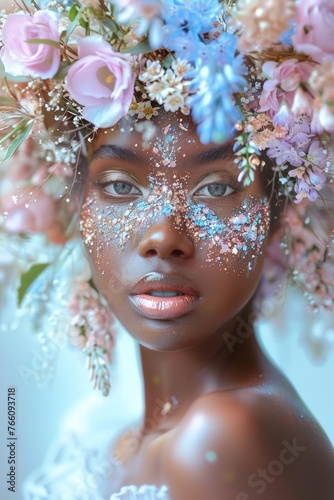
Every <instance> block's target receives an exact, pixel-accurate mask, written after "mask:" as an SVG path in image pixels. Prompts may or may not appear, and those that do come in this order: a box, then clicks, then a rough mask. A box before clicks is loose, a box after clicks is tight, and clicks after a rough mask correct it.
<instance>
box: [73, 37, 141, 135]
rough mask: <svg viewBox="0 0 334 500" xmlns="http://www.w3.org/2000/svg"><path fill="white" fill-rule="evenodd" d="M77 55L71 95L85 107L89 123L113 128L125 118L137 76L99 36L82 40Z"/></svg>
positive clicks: (126, 57)
mask: <svg viewBox="0 0 334 500" xmlns="http://www.w3.org/2000/svg"><path fill="white" fill-rule="evenodd" d="M78 54H79V60H78V61H76V62H75V63H74V64H73V65H72V66H71V68H70V70H69V72H68V75H67V87H68V91H69V93H70V94H71V96H72V97H73V99H75V100H76V101H77V102H78V103H79V104H81V105H82V106H84V110H83V117H84V118H85V119H86V120H87V121H89V122H90V123H93V124H94V125H95V126H97V127H101V128H107V127H111V126H112V125H115V123H117V122H118V121H119V120H120V119H121V118H122V117H123V116H124V115H126V113H127V112H128V110H129V108H130V104H131V101H132V97H133V91H134V82H135V74H134V72H133V71H132V68H131V65H130V63H129V60H128V56H126V55H123V54H120V53H118V52H114V51H113V49H112V47H111V45H110V44H109V43H108V42H106V41H105V40H104V39H103V38H102V37H101V36H99V35H96V36H89V37H86V38H84V39H81V40H79V42H78Z"/></svg>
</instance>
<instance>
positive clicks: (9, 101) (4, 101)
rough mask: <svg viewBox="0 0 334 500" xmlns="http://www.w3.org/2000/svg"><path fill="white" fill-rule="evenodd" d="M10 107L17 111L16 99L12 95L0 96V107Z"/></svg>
mask: <svg viewBox="0 0 334 500" xmlns="http://www.w3.org/2000/svg"><path fill="white" fill-rule="evenodd" d="M4 107H5V108H12V109H13V110H15V111H17V107H16V101H15V99H14V98H13V97H0V108H4ZM1 111H2V110H1V109H0V112H1Z"/></svg>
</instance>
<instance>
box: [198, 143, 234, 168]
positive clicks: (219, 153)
mask: <svg viewBox="0 0 334 500" xmlns="http://www.w3.org/2000/svg"><path fill="white" fill-rule="evenodd" d="M232 144H233V142H231V141H230V142H229V143H227V144H222V145H219V146H216V147H213V148H211V149H208V150H207V151H203V152H202V153H197V154H194V155H192V156H191V157H190V160H191V161H192V162H194V163H196V164H197V165H205V164H207V163H213V162H215V161H217V160H231V159H232V158H234V151H233V147H232Z"/></svg>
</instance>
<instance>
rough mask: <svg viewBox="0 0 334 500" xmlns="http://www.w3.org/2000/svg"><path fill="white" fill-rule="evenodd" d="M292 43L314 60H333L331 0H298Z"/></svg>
mask: <svg viewBox="0 0 334 500" xmlns="http://www.w3.org/2000/svg"><path fill="white" fill-rule="evenodd" d="M292 40H293V44H294V46H295V48H296V49H297V50H298V51H299V52H303V53H305V54H308V55H310V56H311V57H312V58H313V59H314V60H315V61H319V62H321V61H323V60H324V59H331V60H334V43H333V40H334V2H333V0H300V1H299V2H298V6H297V26H296V33H295V35H294V37H293V39H292Z"/></svg>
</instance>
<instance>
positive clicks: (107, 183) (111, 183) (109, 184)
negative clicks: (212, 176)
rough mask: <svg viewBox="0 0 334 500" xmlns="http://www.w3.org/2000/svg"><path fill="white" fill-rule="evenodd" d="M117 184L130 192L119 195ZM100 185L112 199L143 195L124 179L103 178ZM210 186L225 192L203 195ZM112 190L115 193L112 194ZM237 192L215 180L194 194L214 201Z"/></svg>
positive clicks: (231, 186)
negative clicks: (222, 189) (221, 187)
mask: <svg viewBox="0 0 334 500" xmlns="http://www.w3.org/2000/svg"><path fill="white" fill-rule="evenodd" d="M116 184H120V185H121V184H123V186H129V187H130V191H129V192H127V193H121V194H120V193H117V192H115V185H116ZM231 184H232V183H231ZM98 185H99V186H100V187H101V188H102V189H103V191H104V193H105V194H106V195H107V196H111V197H115V198H122V197H126V196H140V195H142V194H143V193H142V191H141V190H140V189H139V188H138V187H137V186H135V184H134V183H133V182H131V181H129V180H128V179H127V180H125V179H123V178H122V177H120V178H115V179H107V178H105V180H104V179H103V178H102V179H101V180H99V181H98ZM210 186H223V187H224V188H225V191H224V192H223V193H222V194H221V195H218V196H214V195H213V194H212V193H203V192H202V193H201V191H203V190H208V189H209V188H210ZM107 188H109V189H110V190H108V189H107ZM133 189H135V190H136V192H133ZM111 190H112V191H113V192H111ZM236 191H238V187H236V186H233V185H230V184H227V183H225V182H219V181H218V180H216V181H214V180H213V181H212V182H209V183H207V184H205V185H202V186H201V187H200V188H198V189H197V190H196V191H195V192H194V193H193V196H198V197H203V198H211V199H212V200H218V199H220V198H224V197H226V196H229V195H231V194H233V193H234V192H236Z"/></svg>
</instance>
